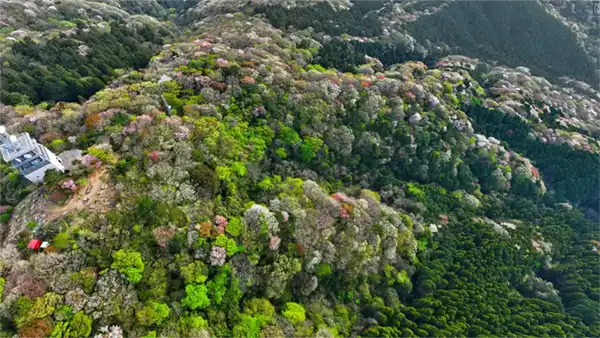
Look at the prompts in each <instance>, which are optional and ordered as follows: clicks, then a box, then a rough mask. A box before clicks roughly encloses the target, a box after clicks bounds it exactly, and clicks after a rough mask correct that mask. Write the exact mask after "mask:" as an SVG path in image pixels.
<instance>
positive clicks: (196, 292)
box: [181, 284, 210, 310]
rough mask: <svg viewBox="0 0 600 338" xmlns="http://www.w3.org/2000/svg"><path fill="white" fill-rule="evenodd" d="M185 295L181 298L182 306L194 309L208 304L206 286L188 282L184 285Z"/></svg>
mask: <svg viewBox="0 0 600 338" xmlns="http://www.w3.org/2000/svg"><path fill="white" fill-rule="evenodd" d="M185 293H186V296H185V298H183V299H182V300H181V304H182V305H183V306H187V307H188V308H190V309H192V310H195V309H204V308H206V307H207V306H208V305H210V299H209V298H208V288H207V287H206V285H202V284H189V285H187V286H186V287H185Z"/></svg>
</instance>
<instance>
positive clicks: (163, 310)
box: [136, 300, 170, 326]
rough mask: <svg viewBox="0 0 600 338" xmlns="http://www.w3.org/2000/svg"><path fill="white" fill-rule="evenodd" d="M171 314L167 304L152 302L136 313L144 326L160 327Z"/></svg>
mask: <svg viewBox="0 0 600 338" xmlns="http://www.w3.org/2000/svg"><path fill="white" fill-rule="evenodd" d="M169 312H170V309H169V307H168V306H167V305H166V304H163V303H159V302H155V301H152V300H151V301H148V302H146V304H145V305H144V307H143V308H141V309H140V310H138V311H137V312H136V318H137V320H138V322H139V323H140V324H141V325H143V326H152V325H154V324H156V325H160V324H161V323H162V322H163V320H165V319H167V318H168V317H169Z"/></svg>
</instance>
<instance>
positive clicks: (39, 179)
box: [25, 163, 56, 183]
mask: <svg viewBox="0 0 600 338" xmlns="http://www.w3.org/2000/svg"><path fill="white" fill-rule="evenodd" d="M50 169H56V167H55V166H54V165H53V164H52V163H49V164H47V165H45V166H43V167H41V168H39V169H38V170H36V171H32V172H30V173H29V174H27V175H25V177H26V178H27V179H28V180H30V181H31V182H33V183H43V182H44V173H45V172H46V170H50Z"/></svg>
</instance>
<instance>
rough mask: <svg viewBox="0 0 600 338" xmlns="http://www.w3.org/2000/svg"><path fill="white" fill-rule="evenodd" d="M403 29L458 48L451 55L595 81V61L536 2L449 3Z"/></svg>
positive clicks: (423, 39) (417, 37)
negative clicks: (442, 8)
mask: <svg viewBox="0 0 600 338" xmlns="http://www.w3.org/2000/svg"><path fill="white" fill-rule="evenodd" d="M448 27H452V29H448ZM407 29H408V31H409V33H411V35H413V36H414V37H415V38H416V39H417V40H419V41H425V39H428V40H430V41H431V42H434V43H445V44H447V45H449V46H451V47H457V49H456V50H455V53H456V54H464V55H468V56H473V57H477V58H483V59H488V60H496V61H498V62H500V63H502V64H506V65H509V66H513V67H517V66H521V65H524V66H526V67H529V68H531V70H532V71H533V72H534V73H536V74H538V75H540V76H544V77H547V78H548V79H555V78H558V77H560V76H565V75H568V76H571V77H574V78H577V79H579V80H582V81H586V82H588V83H590V84H596V83H597V82H598V79H597V77H596V75H594V71H595V70H596V68H597V65H595V64H594V63H593V62H591V61H590V60H589V59H588V58H587V57H586V55H585V53H584V51H583V49H582V48H581V47H580V46H579V45H578V43H577V40H576V39H575V36H574V33H573V32H572V31H571V30H569V28H568V27H566V26H565V25H563V24H562V23H561V22H560V21H558V20H557V19H555V18H554V17H552V16H549V15H548V14H547V13H546V12H545V10H544V9H543V7H542V6H541V5H540V4H538V3H537V2H535V1H515V2H510V3H508V2H498V1H476V2H474V3H470V2H464V1H454V2H451V3H449V4H448V7H447V8H445V9H444V10H441V11H439V12H437V13H435V14H433V15H430V16H425V17H423V18H422V19H420V20H418V21H415V22H411V23H408V24H407ZM550 41H551V43H550ZM557 50H560V51H561V52H560V53H557V52H556V51H557Z"/></svg>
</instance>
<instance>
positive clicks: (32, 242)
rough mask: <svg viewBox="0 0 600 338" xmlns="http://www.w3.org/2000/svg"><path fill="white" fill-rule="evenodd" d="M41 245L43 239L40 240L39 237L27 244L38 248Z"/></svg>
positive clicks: (31, 247) (30, 247)
mask: <svg viewBox="0 0 600 338" xmlns="http://www.w3.org/2000/svg"><path fill="white" fill-rule="evenodd" d="M41 245H42V241H40V240H39V239H32V240H31V242H29V245H28V246H27V248H28V249H33V250H37V249H39V248H40V246H41Z"/></svg>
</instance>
